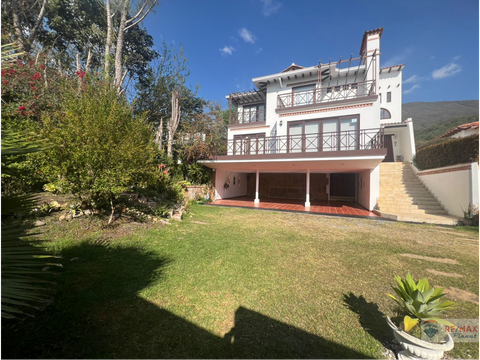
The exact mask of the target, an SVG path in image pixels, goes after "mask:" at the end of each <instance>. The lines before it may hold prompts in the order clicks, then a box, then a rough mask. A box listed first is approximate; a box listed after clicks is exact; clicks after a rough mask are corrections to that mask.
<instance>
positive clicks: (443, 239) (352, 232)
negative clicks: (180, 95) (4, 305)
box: [2, 206, 479, 358]
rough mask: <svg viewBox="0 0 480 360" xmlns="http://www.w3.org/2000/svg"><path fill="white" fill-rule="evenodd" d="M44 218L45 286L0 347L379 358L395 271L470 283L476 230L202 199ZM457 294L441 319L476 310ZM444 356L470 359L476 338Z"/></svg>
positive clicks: (29, 353)
mask: <svg viewBox="0 0 480 360" xmlns="http://www.w3.org/2000/svg"><path fill="white" fill-rule="evenodd" d="M46 221H47V228H48V229H47V230H46V232H45V234H44V236H45V237H46V238H49V239H52V241H51V242H50V243H49V246H50V247H51V248H52V249H53V250H54V251H55V252H56V253H58V254H61V255H62V256H63V259H62V263H63V266H64V269H63V270H62V274H61V275H60V276H59V278H58V290H57V294H56V297H55V300H54V302H53V303H52V304H51V305H50V306H49V307H48V308H47V310H45V311H44V312H43V313H39V314H38V315H37V316H36V318H34V319H26V320H25V321H23V322H21V323H20V324H18V323H13V322H11V321H2V340H3V341H2V351H3V352H2V356H3V357H22V358H31V357H37V358H74V357H75V358H79V357H81V358H172V357H173V358H185V357H187V358H228V357H236V358H239V357H240V358H246V357H248V358H259V357H266V358H381V357H382V356H383V355H382V354H383V345H382V344H387V345H388V344H391V342H392V334H391V331H390V329H389V328H388V327H387V326H386V323H385V320H384V319H383V316H384V315H385V314H389V315H392V314H393V313H392V310H393V309H394V302H393V301H392V300H391V299H389V298H388V297H387V296H386V295H385V293H387V292H391V290H390V287H389V285H390V284H392V283H393V281H394V278H393V275H394V274H399V275H402V276H405V275H406V273H407V271H410V272H411V273H412V275H413V276H414V278H416V279H418V278H419V277H428V278H429V280H430V283H431V284H432V285H441V286H444V287H456V288H459V289H463V290H466V291H469V292H472V293H474V294H478V280H479V279H478V241H476V240H478V230H477V231H475V230H470V231H467V230H465V229H460V228H445V227H434V226H430V225H412V224H402V223H394V222H380V221H374V220H367V219H352V218H338V217H326V216H315V215H306V214H297V213H280V212H268V211H258V210H248V209H234V208H221V207H213V206H194V207H193V208H192V210H191V212H190V214H187V215H186V216H185V218H184V221H182V222H179V223H174V224H173V225H167V226H164V227H159V226H137V225H135V224H125V223H123V224H121V225H118V226H117V228H114V229H110V228H107V229H102V228H101V227H100V225H99V222H98V220H91V219H85V218H82V219H80V220H74V221H72V222H70V223H65V222H61V223H60V222H58V221H56V218H53V217H52V218H48V219H47V220H46ZM195 222H201V223H195ZM202 223H203V224H202ZM403 253H409V254H416V255H424V256H430V257H435V258H449V259H455V260H457V261H458V262H459V264H446V263H439V262H432V261H426V260H421V259H414V258H409V257H404V256H401V255H400V254H403ZM76 257H78V260H75V261H71V259H72V258H76ZM427 269H431V270H436V271H441V272H445V273H457V274H461V275H463V276H464V277H461V278H454V277H446V276H440V275H433V274H431V273H429V272H427V271H426V270H427ZM458 303H459V305H460V306H458V307H457V308H456V309H455V310H454V311H452V312H450V313H449V314H448V315H449V317H450V318H477V317H478V305H475V304H473V303H471V302H464V301H458ZM448 355H449V356H450V357H457V358H469V357H471V358H478V357H479V352H478V343H477V344H476V343H470V344H468V343H461V344H460V343H457V344H456V346H455V349H454V350H453V351H451V352H450V353H449V354H448Z"/></svg>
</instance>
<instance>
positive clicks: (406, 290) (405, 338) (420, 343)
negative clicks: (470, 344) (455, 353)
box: [387, 273, 456, 360]
mask: <svg viewBox="0 0 480 360" xmlns="http://www.w3.org/2000/svg"><path fill="white" fill-rule="evenodd" d="M395 279H396V280H397V283H398V287H394V286H392V288H393V290H394V291H395V293H396V294H397V295H398V296H399V298H400V299H397V298H396V297H395V296H393V295H390V294H387V295H388V296H390V297H391V298H392V299H393V300H395V302H396V303H397V304H398V305H399V306H400V308H401V309H402V313H404V314H406V315H405V317H404V319H403V329H402V328H401V324H400V325H399V326H398V327H397V326H396V325H395V324H394V323H393V322H392V320H391V319H390V318H389V317H388V316H387V323H388V325H389V326H390V327H391V328H392V330H393V334H394V336H395V339H397V341H398V342H399V343H400V345H402V347H403V348H404V349H405V350H403V351H400V353H399V354H398V358H399V359H409V358H415V359H418V358H422V359H429V360H437V359H441V358H442V357H443V353H444V352H445V351H449V350H452V349H453V339H452V337H451V336H450V334H448V333H445V335H444V336H443V335H442V339H441V341H440V342H437V343H434V342H430V341H425V340H421V339H420V338H419V337H416V336H413V335H411V334H409V332H411V331H412V329H414V328H415V327H416V326H417V324H418V325H419V322H420V320H423V321H428V322H430V323H437V324H441V325H449V326H452V324H451V323H450V322H448V321H447V320H444V319H441V318H439V317H438V316H439V315H441V314H442V313H443V312H444V311H445V310H449V309H451V308H453V307H454V306H456V304H455V303H454V302H453V301H446V300H442V299H441V298H442V297H443V296H445V294H444V293H443V288H436V289H433V288H432V289H431V288H430V285H429V283H428V280H427V279H426V278H425V279H420V280H418V282H417V283H415V281H414V280H413V278H412V276H411V275H410V273H408V274H407V277H406V278H405V280H403V279H402V278H401V277H400V276H397V275H395ZM420 333H421V331H420ZM425 333H426V335H428V336H429V337H431V336H433V335H432V334H431V333H427V332H425Z"/></svg>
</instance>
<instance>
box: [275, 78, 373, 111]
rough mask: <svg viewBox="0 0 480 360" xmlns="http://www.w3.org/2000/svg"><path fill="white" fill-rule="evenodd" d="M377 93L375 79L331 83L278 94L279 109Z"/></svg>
mask: <svg viewBox="0 0 480 360" xmlns="http://www.w3.org/2000/svg"><path fill="white" fill-rule="evenodd" d="M373 95H375V80H369V81H363V82H356V83H349V84H339V85H331V86H330V85H329V86H325V87H321V88H314V89H312V90H304V91H294V90H293V89H292V92H291V93H288V94H281V95H278V96H277V111H279V110H280V111H281V110H285V109H289V108H296V107H310V106H315V105H319V104H324V103H330V102H333V101H341V100H351V99H358V98H363V97H368V96H373Z"/></svg>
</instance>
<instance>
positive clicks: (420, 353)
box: [387, 316, 454, 360]
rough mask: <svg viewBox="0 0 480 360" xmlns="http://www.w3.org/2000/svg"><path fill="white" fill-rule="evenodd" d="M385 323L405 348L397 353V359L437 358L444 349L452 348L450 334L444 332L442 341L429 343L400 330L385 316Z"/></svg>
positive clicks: (441, 355) (429, 359) (440, 356)
mask: <svg viewBox="0 0 480 360" xmlns="http://www.w3.org/2000/svg"><path fill="white" fill-rule="evenodd" d="M387 324H388V325H389V326H390V327H391V328H392V330H393V335H394V336H395V339H397V341H398V342H399V343H400V345H402V347H403V348H404V349H405V350H402V351H400V352H399V353H398V358H399V359H428V360H439V359H441V358H443V353H444V352H445V351H450V350H452V349H453V345H454V344H453V339H452V337H451V336H450V334H448V333H447V334H446V335H445V338H444V341H445V342H443V343H431V342H428V341H424V340H421V339H419V338H416V337H415V336H412V335H410V334H408V333H406V332H405V331H403V330H400V329H399V328H397V327H396V326H395V324H394V323H393V322H392V320H390V318H389V317H388V316H387Z"/></svg>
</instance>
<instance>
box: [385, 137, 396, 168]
mask: <svg viewBox="0 0 480 360" xmlns="http://www.w3.org/2000/svg"><path fill="white" fill-rule="evenodd" d="M392 136H393V135H384V137H383V141H384V144H385V147H386V148H387V156H385V159H383V162H394V161H395V159H394V158H393V142H392Z"/></svg>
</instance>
